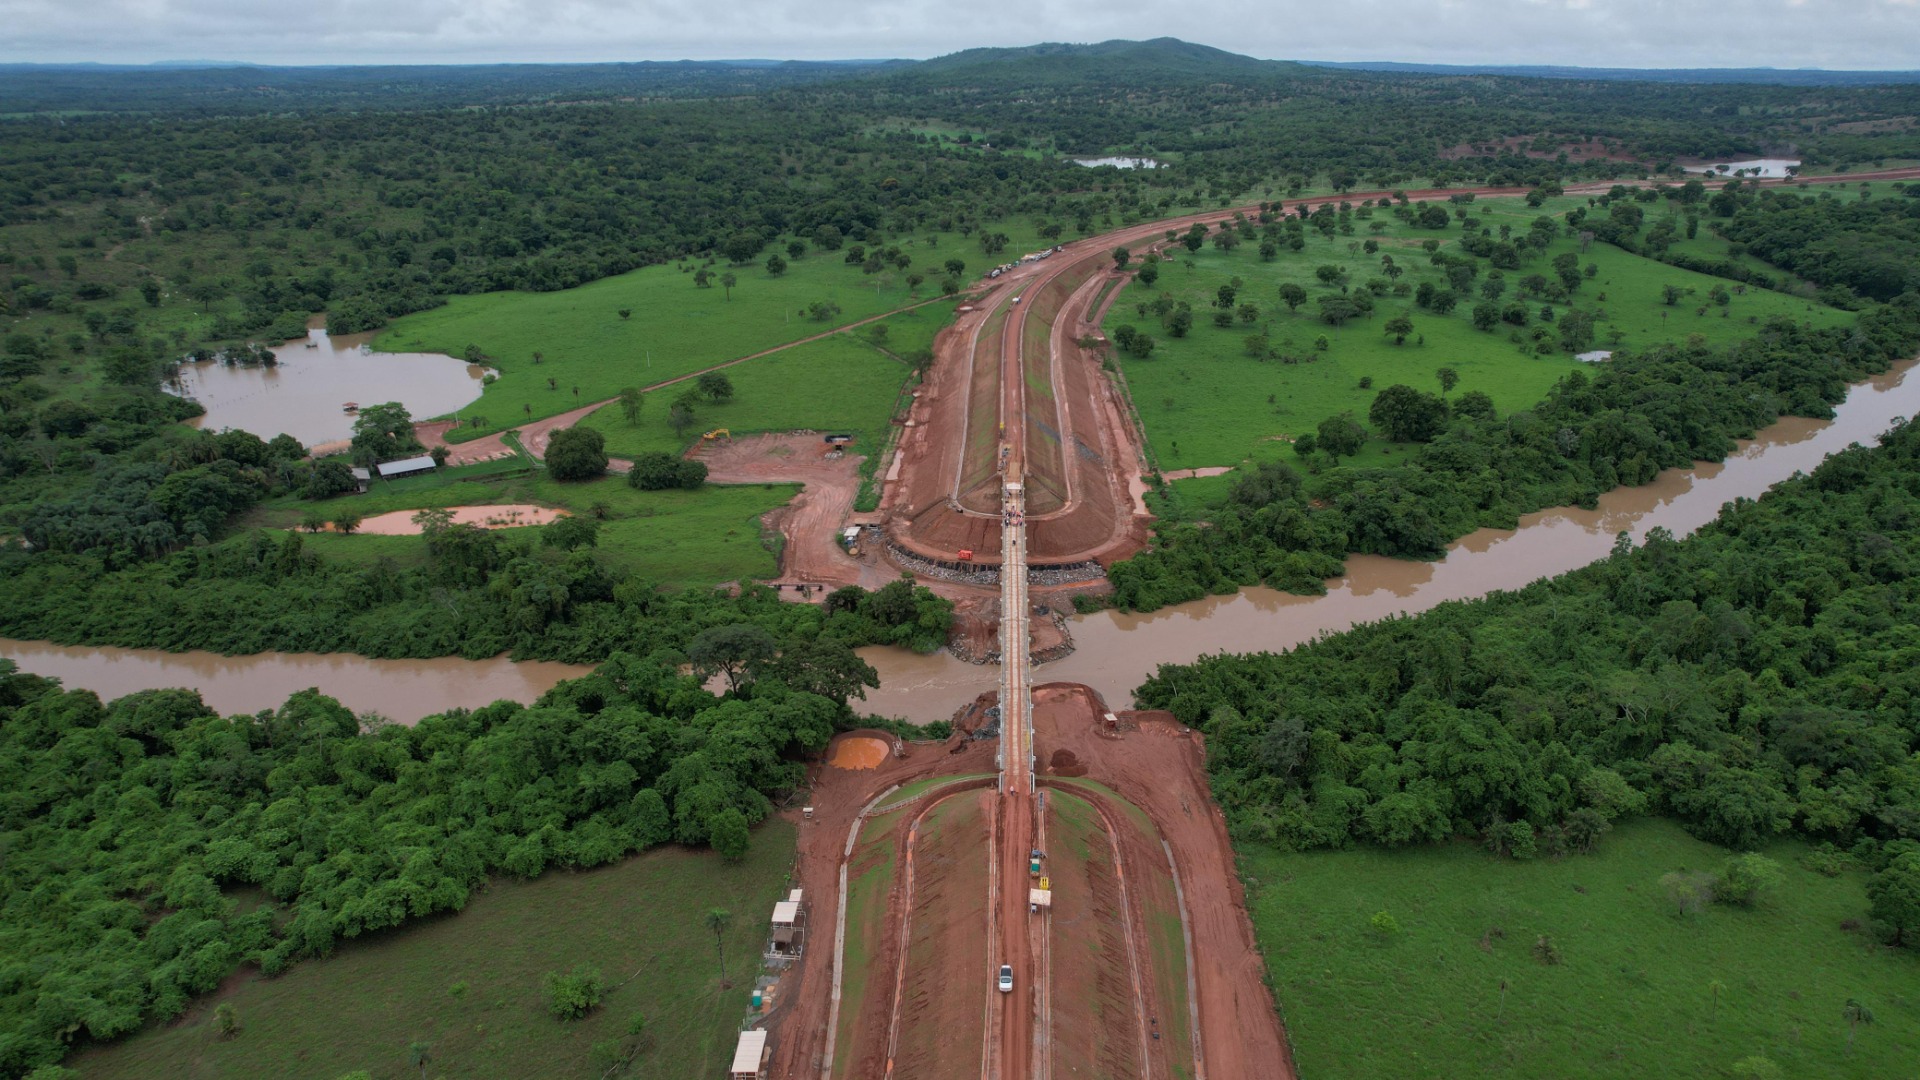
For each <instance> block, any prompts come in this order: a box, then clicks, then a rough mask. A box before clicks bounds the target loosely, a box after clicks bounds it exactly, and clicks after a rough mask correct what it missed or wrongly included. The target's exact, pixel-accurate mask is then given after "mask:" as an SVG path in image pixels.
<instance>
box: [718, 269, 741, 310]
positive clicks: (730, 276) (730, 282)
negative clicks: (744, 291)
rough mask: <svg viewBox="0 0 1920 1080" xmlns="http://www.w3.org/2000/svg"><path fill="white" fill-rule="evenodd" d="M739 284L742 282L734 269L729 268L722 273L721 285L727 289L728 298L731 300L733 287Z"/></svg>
mask: <svg viewBox="0 0 1920 1080" xmlns="http://www.w3.org/2000/svg"><path fill="white" fill-rule="evenodd" d="M738 284H740V279H739V278H737V277H735V276H734V273H733V271H731V270H729V271H727V272H726V273H724V274H721V275H720V287H721V288H722V289H725V290H726V293H727V300H728V301H729V302H731V301H732V300H733V287H734V286H735V285H738Z"/></svg>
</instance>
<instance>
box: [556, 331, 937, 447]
mask: <svg viewBox="0 0 1920 1080" xmlns="http://www.w3.org/2000/svg"><path fill="white" fill-rule="evenodd" d="M923 310H924V309H923ZM913 314H918V315H920V319H919V320H918V321H919V322H925V323H935V324H936V325H937V323H936V318H937V317H936V316H934V315H932V314H923V313H920V312H916V313H913ZM901 318H903V316H899V315H897V316H894V318H893V319H889V320H887V321H886V323H881V324H876V325H887V324H890V323H892V322H893V321H894V320H897V319H901ZM915 329H917V326H916V327H915ZM888 338H889V343H890V344H891V338H892V334H891V331H889V334H888ZM868 341H869V339H868V338H867V337H866V336H865V335H863V334H861V332H860V331H853V332H852V333H849V334H835V335H834V336H832V337H829V338H824V339H822V340H820V341H809V342H806V343H804V344H800V345H795V346H793V347H792V348H790V349H782V350H780V351H779V352H777V353H773V354H772V355H769V356H763V357H760V358H759V359H757V360H749V361H747V362H746V363H744V364H736V365H734V366H733V367H730V368H727V369H725V371H724V372H723V374H724V375H726V377H727V379H728V380H729V381H731V382H732V383H733V388H734V394H733V397H732V399H731V400H728V401H720V402H716V401H709V400H707V399H705V398H701V399H699V400H698V401H696V402H694V403H693V405H692V408H693V413H694V424H693V425H692V426H691V427H689V428H687V429H686V430H685V431H684V432H682V433H677V432H675V431H674V429H673V425H671V424H670V423H668V422H667V420H668V414H669V412H670V411H671V409H672V407H673V403H674V401H675V400H677V399H678V398H680V397H681V396H682V395H683V394H685V393H687V392H688V391H691V390H693V389H694V384H693V383H691V382H686V383H677V384H675V385H673V386H668V387H663V388H661V389H659V390H656V391H654V392H653V393H651V394H648V395H647V396H646V400H645V403H644V404H643V405H642V407H641V411H640V415H639V417H638V418H637V420H636V422H633V423H629V422H628V421H627V418H626V414H625V413H624V412H623V411H622V410H621V407H620V404H619V403H618V402H615V403H614V404H611V405H608V406H607V407H605V408H603V409H600V410H599V411H597V412H594V413H592V414H591V415H589V416H588V417H587V418H586V419H585V420H583V421H581V423H582V425H583V426H585V427H590V428H594V429H596V430H598V431H600V432H602V433H604V434H605V435H606V437H607V453H609V454H612V455H614V456H615V457H626V458H631V457H633V456H635V455H637V454H642V453H646V452H648V451H662V452H665V453H669V454H678V453H680V452H681V451H682V450H685V449H686V448H687V447H688V446H689V445H691V444H692V443H695V442H698V441H699V439H700V434H701V433H702V432H705V431H709V430H712V429H714V428H726V429H728V430H729V431H731V432H732V433H733V434H734V435H735V436H736V437H738V436H742V435H746V434H750V433H755V432H762V431H793V430H796V429H801V428H809V429H813V430H816V431H843V432H848V433H852V434H856V435H858V436H859V439H858V440H857V444H858V447H859V449H860V450H862V451H863V452H874V451H877V450H878V448H879V446H880V445H881V443H882V441H883V440H884V439H885V438H886V433H887V428H888V423H889V418H890V417H891V416H892V414H893V407H894V403H895V400H896V399H897V398H898V397H899V395H900V384H901V383H902V382H903V381H905V380H906V377H907V375H908V373H909V370H910V369H909V368H908V367H907V365H906V364H904V363H902V362H901V361H899V360H896V359H894V358H893V357H891V356H888V355H887V354H886V353H884V352H882V351H880V350H879V349H877V348H875V347H873V346H872V345H871V344H869V343H868Z"/></svg>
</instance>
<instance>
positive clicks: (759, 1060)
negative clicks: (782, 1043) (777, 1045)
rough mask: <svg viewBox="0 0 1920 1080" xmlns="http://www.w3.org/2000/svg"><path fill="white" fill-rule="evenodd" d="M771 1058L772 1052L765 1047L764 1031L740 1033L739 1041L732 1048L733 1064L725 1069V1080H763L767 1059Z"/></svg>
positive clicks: (765, 1034) (765, 1036)
mask: <svg viewBox="0 0 1920 1080" xmlns="http://www.w3.org/2000/svg"><path fill="white" fill-rule="evenodd" d="M771 1056H773V1051H772V1048H770V1047H769V1046H767V1033H766V1032H765V1031H758V1030H756V1031H743V1032H741V1033H740V1041H739V1042H738V1043H735V1044H734V1047H733V1064H732V1065H731V1066H729V1067H728V1069H727V1080H764V1078H765V1077H766V1075H767V1071H766V1069H767V1059H768V1058H769V1057H771Z"/></svg>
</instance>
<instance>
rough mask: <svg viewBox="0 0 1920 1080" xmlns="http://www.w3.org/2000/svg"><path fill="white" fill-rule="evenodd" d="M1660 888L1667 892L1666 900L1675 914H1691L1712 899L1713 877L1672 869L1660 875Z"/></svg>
mask: <svg viewBox="0 0 1920 1080" xmlns="http://www.w3.org/2000/svg"><path fill="white" fill-rule="evenodd" d="M1660 888H1661V890H1662V891H1664V892H1665V893H1666V894H1667V902H1668V903H1670V904H1672V905H1673V908H1674V913H1675V914H1676V915H1683V916H1684V915H1692V914H1694V913H1695V912H1697V911H1699V910H1700V909H1701V908H1703V907H1706V906H1707V901H1708V900H1710V899H1712V897H1713V877H1712V876H1711V875H1709V874H1700V873H1689V872H1687V871H1684V870H1674V871H1671V872H1669V873H1666V874H1662V875H1660Z"/></svg>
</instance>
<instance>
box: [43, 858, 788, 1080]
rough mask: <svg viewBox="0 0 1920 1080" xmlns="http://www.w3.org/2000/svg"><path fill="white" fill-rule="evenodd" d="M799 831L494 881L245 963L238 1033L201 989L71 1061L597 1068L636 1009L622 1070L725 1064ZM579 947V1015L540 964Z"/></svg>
mask: <svg viewBox="0 0 1920 1080" xmlns="http://www.w3.org/2000/svg"><path fill="white" fill-rule="evenodd" d="M793 843H794V830H793V827H792V826H791V825H788V824H786V823H784V822H780V821H777V820H776V821H773V822H769V823H768V824H766V825H764V826H762V827H761V828H759V829H758V830H756V831H755V832H754V834H753V845H752V847H751V849H750V850H749V852H748V855H747V858H746V859H745V861H743V862H741V863H740V864H738V865H729V864H727V863H726V862H724V861H722V860H721V859H720V858H719V856H717V855H714V854H712V853H711V852H707V851H698V852H695V851H685V850H680V849H661V850H656V851H653V852H649V853H647V854H645V855H640V856H636V857H634V858H631V859H628V860H626V861H624V862H621V863H618V864H616V865H613V866H608V867H603V868H601V869H597V870H591V871H586V872H582V873H568V872H564V871H554V872H551V873H548V874H546V875H545V876H543V877H541V878H538V879H537V880H534V881H529V882H519V881H499V882H496V883H495V884H494V885H493V886H492V887H491V888H489V889H488V890H487V891H486V892H485V893H482V894H481V895H478V896H476V897H474V899H473V900H472V901H471V902H470V903H469V904H468V905H467V908H466V910H465V911H463V912H461V913H459V914H457V915H450V916H445V917H440V918H434V919H429V920H426V921H424V922H421V923H419V924H417V925H415V926H413V927H411V928H408V929H403V930H399V931H395V932H391V933H386V934H382V935H379V936H378V937H375V938H373V939H369V940H366V941H360V942H356V943H351V944H348V945H346V946H345V947H343V948H341V949H340V950H339V951H338V952H337V953H335V954H334V955H333V956H332V957H331V958H330V959H326V960H313V961H307V962H305V963H302V964H299V965H296V966H295V967H294V968H293V969H292V970H290V971H289V972H287V973H286V974H285V975H282V976H279V977H278V978H273V979H265V978H260V977H258V976H254V977H252V978H243V979H242V980H240V981H239V982H238V983H237V985H233V986H231V987H230V988H229V989H227V990H225V991H222V992H221V993H220V994H219V995H217V1000H221V1001H226V1002H230V1003H231V1004H232V1005H233V1006H234V1009H235V1011H236V1012H237V1014H238V1017H239V1021H240V1024H241V1033H240V1035H239V1036H238V1037H237V1038H234V1039H231V1040H221V1039H220V1038H218V1037H217V1035H216V1034H215V1032H214V1030H213V1004H214V1000H215V999H207V1000H203V1001H201V1002H199V1003H198V1004H197V1005H196V1006H195V1008H194V1010H193V1011H192V1012H190V1013H189V1014H188V1015H187V1016H186V1017H185V1018H183V1019H182V1020H180V1021H178V1022H176V1023H173V1024H170V1025H167V1026H164V1027H159V1028H154V1029H149V1030H147V1031H144V1032H142V1033H140V1034H138V1035H135V1036H133V1037H132V1038H129V1039H127V1040H125V1041H124V1042H121V1043H118V1044H116V1045H114V1046H110V1047H107V1048H104V1049H101V1050H97V1051H93V1052H91V1053H87V1054H83V1055H81V1056H79V1057H77V1058H75V1059H74V1060H72V1061H71V1062H69V1064H70V1065H72V1066H73V1067H74V1068H75V1069H77V1070H78V1072H79V1075H80V1076H83V1077H86V1078H87V1080H120V1078H127V1080H132V1078H136V1077H137V1078H141V1080H147V1078H151V1077H194V1078H199V1080H224V1078H229V1077H231V1078H236V1080H237V1078H248V1080H252V1078H258V1077H274V1078H276V1080H334V1078H335V1077H338V1076H340V1075H342V1074H343V1073H347V1072H350V1071H353V1070H356V1069H365V1070H367V1071H369V1072H371V1073H372V1074H373V1076H374V1077H376V1078H377V1080H414V1078H415V1077H417V1076H419V1075H421V1074H420V1073H419V1072H418V1071H416V1070H415V1069H413V1068H410V1067H409V1064H408V1062H409V1053H408V1048H409V1046H410V1044H412V1043H414V1042H424V1043H426V1044H427V1045H428V1046H429V1048H430V1050H429V1053H430V1056H431V1060H430V1062H429V1063H428V1066H427V1071H426V1075H428V1076H430V1077H449V1078H452V1077H459V1078H462V1080H487V1078H499V1080H522V1078H525V1077H533V1076H554V1077H560V1076H566V1077H598V1076H601V1075H602V1073H603V1070H604V1069H605V1068H606V1066H605V1065H604V1064H596V1063H595V1058H594V1053H593V1046H594V1044H595V1043H596V1042H600V1041H602V1040H607V1039H613V1038H617V1037H619V1036H620V1035H621V1034H622V1032H623V1031H624V1029H625V1027H626V1025H627V1022H628V1020H629V1018H631V1017H634V1016H636V1015H637V1016H642V1017H644V1018H645V1019H646V1030H645V1034H644V1036H643V1049H642V1050H641V1052H640V1054H639V1056H638V1058H637V1059H636V1060H635V1062H634V1067H633V1069H632V1070H631V1072H628V1073H625V1074H622V1075H626V1076H634V1077H657V1078H672V1080H683V1078H687V1077H704V1076H719V1075H720V1074H721V1071H722V1070H723V1069H724V1068H725V1067H726V1064H727V1062H728V1061H729V1060H730V1058H731V1056H732V1053H733V1044H734V1037H735V1032H736V1031H737V1030H738V1029H739V1026H740V1022H741V1021H742V1020H743V1019H744V1018H745V1016H746V1014H747V1009H748V994H749V992H750V990H751V989H752V982H753V974H754V972H755V971H756V970H757V963H758V956H759V950H760V945H761V944H762V942H763V939H764V936H765V933H766V925H767V924H766V918H767V913H768V912H769V911H771V910H772V906H773V902H774V901H775V900H776V899H779V898H780V897H781V896H782V895H783V893H784V890H785V889H786V887H787V877H788V870H789V868H790V866H791V864H792V860H793ZM716 907H717V908H724V909H725V910H727V911H728V912H730V913H731V914H732V916H733V919H732V923H731V926H730V928H729V929H728V930H727V931H726V934H725V943H726V962H727V975H728V977H729V979H730V980H731V982H732V984H733V985H732V987H731V988H730V989H722V988H721V987H720V977H719V975H720V972H719V960H718V957H717V955H716V951H715V942H714V937H713V934H712V933H711V932H709V931H708V930H707V928H706V926H705V924H704V921H703V920H704V916H705V914H706V913H707V912H708V911H709V910H711V909H713V908H716ZM582 963H585V964H590V965H593V966H595V967H597V968H599V969H600V971H601V973H602V974H603V975H604V976H605V979H606V982H607V985H608V987H609V991H608V993H607V994H606V996H605V998H604V1000H603V1002H602V1004H601V1006H600V1007H599V1009H597V1010H596V1011H595V1012H593V1013H592V1014H590V1015H589V1016H588V1017H587V1018H586V1019H584V1020H580V1021H578V1022H573V1023H567V1022H563V1021H560V1020H556V1019H554V1018H553V1017H552V1016H551V1015H549V1014H548V1012H547V1010H546V1002H545V996H544V993H543V991H542V987H541V980H542V977H543V976H544V975H545V974H546V973H547V972H552V971H562V972H564V971H569V970H571V969H572V968H573V967H574V966H575V965H576V964H582ZM629 976H634V978H632V980H631V981H625V980H627V979H628V977H629ZM616 985H617V986H618V988H617V989H615V988H614V987H615V986H616Z"/></svg>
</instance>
